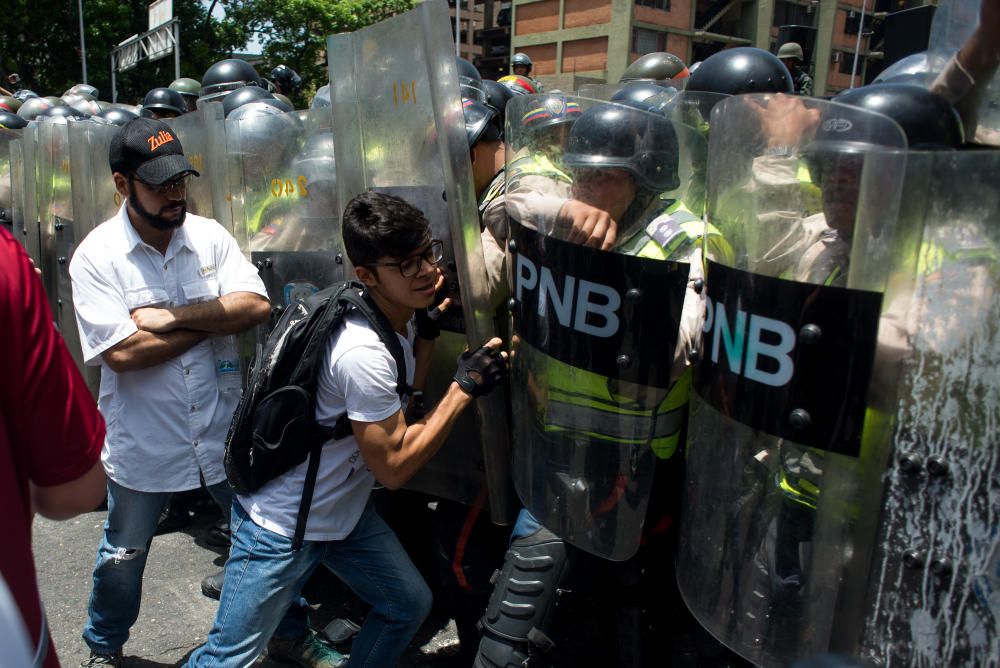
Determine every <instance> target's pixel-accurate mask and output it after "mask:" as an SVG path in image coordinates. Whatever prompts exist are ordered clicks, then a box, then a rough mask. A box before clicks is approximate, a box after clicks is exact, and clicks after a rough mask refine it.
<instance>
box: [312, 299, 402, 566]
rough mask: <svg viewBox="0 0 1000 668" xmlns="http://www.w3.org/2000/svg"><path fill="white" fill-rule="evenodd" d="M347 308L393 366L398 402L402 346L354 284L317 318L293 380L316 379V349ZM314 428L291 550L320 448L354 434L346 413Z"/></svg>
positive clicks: (381, 314) (316, 472) (385, 320)
mask: <svg viewBox="0 0 1000 668" xmlns="http://www.w3.org/2000/svg"><path fill="white" fill-rule="evenodd" d="M349 306H353V307H354V308H356V309H357V310H358V311H359V312H360V313H361V314H362V315H364V316H365V318H366V319H367V320H368V323H369V324H370V325H371V327H372V329H374V330H375V332H376V333H377V334H378V336H379V339H381V341H382V343H384V344H385V347H386V348H387V349H388V350H389V354H390V355H392V358H393V360H394V361H395V362H396V371H397V374H396V393H397V394H398V395H399V396H400V398H402V397H403V396H404V395H408V394H412V393H413V388H412V387H410V386H409V385H408V384H407V382H406V357H405V356H404V355H403V346H402V345H401V344H400V343H399V337H398V336H396V331H395V330H394V329H393V328H392V324H391V323H390V322H389V319H388V318H387V317H386V315H385V314H384V313H383V312H382V309H380V308H379V307H378V305H377V304H376V303H375V302H374V301H373V300H372V298H371V296H370V295H369V294H368V291H367V290H366V289H365V287H364V285H363V284H361V283H358V282H356V281H345V282H344V283H341V284H340V285H339V286H338V287H337V289H336V290H335V291H334V293H333V295H331V296H330V300H329V301H328V302H327V303H326V305H325V307H324V308H325V310H324V312H323V314H322V315H321V316H320V321H319V323H318V324H317V327H316V329H315V331H314V332H313V335H312V337H310V339H309V342H308V343H307V344H306V348H305V350H304V351H303V354H302V357H301V358H300V360H299V363H298V364H297V365H296V368H295V372H294V376H295V377H300V375H299V374H300V373H301V374H302V376H301V377H304V378H305V379H307V380H309V381H311V380H312V379H313V378H315V375H316V370H317V369H318V368H319V365H317V364H313V363H312V360H313V358H312V354H314V353H315V346H317V345H325V343H326V340H327V337H328V336H329V334H330V333H331V332H330V328H331V327H332V326H333V325H334V323H336V322H339V320H340V319H342V318H343V316H344V315H346V312H347V309H348V307H349ZM303 365H308V368H301V367H302V366H303ZM317 426H318V427H319V428H320V429H321V430H323V431H322V432H321V433H322V435H323V437H322V438H317V439H316V442H315V443H314V444H313V446H312V448H311V449H310V451H309V466H308V468H307V469H306V478H305V483H304V485H303V487H302V499H301V500H300V501H299V512H298V517H297V518H296V520H295V535H294V536H293V537H292V549H293V550H298V549H300V548H301V547H302V542H303V540H304V538H305V531H306V521H307V520H308V519H309V509H310V507H311V506H312V497H313V492H314V491H315V489H316V476H317V475H318V474H319V458H320V454H321V453H322V451H323V444H324V443H326V441H327V440H328V439H329V438H333V439H334V440H340V439H342V438H346V437H347V436H349V435H350V434H351V432H352V431H353V429H352V427H351V421H350V419H348V417H347V413H344V414H343V415H341V416H340V417H339V418H338V419H337V424H336V426H335V427H333V428H332V429H331V428H330V427H323V426H320V425H317Z"/></svg>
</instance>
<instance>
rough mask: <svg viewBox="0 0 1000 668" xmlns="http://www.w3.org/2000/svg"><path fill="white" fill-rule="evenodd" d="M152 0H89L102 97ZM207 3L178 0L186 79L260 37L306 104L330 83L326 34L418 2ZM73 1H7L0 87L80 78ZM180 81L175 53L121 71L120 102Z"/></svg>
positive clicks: (267, 62) (267, 67) (0, 28)
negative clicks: (215, 12) (214, 11)
mask: <svg viewBox="0 0 1000 668" xmlns="http://www.w3.org/2000/svg"><path fill="white" fill-rule="evenodd" d="M147 5H148V0H84V2H83V13H84V24H85V31H86V49H87V74H88V80H89V83H90V84H91V85H94V86H96V87H97V88H98V89H99V90H100V93H101V98H102V99H106V100H110V99H111V64H110V62H111V51H112V49H114V47H115V46H117V45H118V44H119V43H120V42H121V41H123V40H124V39H126V38H128V37H130V36H132V35H136V34H142V33H143V32H145V31H146V30H147V28H148V10H147ZM215 5H216V2H212V3H211V4H209V3H207V2H202V0H174V15H175V16H177V17H178V19H179V20H180V23H181V40H180V41H181V76H182V77H192V78H195V79H198V80H201V76H202V74H204V73H205V70H206V69H208V67H209V65H211V64H212V63H214V62H216V61H217V60H221V59H222V58H228V57H230V56H231V55H232V54H234V53H239V52H241V51H243V50H244V47H245V45H246V44H247V42H249V41H251V40H253V41H256V42H258V43H260V44H262V45H263V55H264V63H263V64H261V65H259V66H258V68H257V70H258V71H259V72H260V73H261V74H262V75H264V76H267V75H268V73H269V72H270V71H271V69H272V68H273V67H275V66H276V65H279V64H282V63H283V64H285V65H288V66H289V67H291V68H292V69H293V70H295V71H296V72H298V73H299V74H300V75H301V76H302V79H303V82H304V85H303V91H302V92H301V93H300V98H299V99H297V100H295V102H296V103H297V104H296V106H304V105H305V103H306V102H307V101H308V100H309V99H311V97H312V95H313V93H314V92H315V91H316V89H317V88H319V87H320V86H322V85H323V84H325V83H326V82H327V81H328V76H327V71H326V36H327V35H330V34H334V33H339V32H350V31H354V30H358V29H360V28H364V27H365V26H368V25H371V24H373V23H377V22H378V21H381V20H383V19H385V18H388V17H390V16H394V15H396V14H399V13H401V12H405V11H407V10H409V9H411V8H412V7H413V6H414V0H341V1H340V2H332V1H331V0H266V1H265V0H228V2H224V3H223V6H224V7H225V16H224V17H221V18H220V17H218V16H212V15H211V14H210V11H211V8H212V7H215ZM79 25H80V24H79V17H78V15H77V3H76V2H75V1H74V0H5V3H4V11H3V12H0V34H2V35H3V36H4V38H3V48H2V49H0V77H2V79H3V81H0V85H4V86H6V78H7V75H9V74H11V73H13V72H17V73H18V74H20V75H21V78H22V83H21V85H22V86H23V87H25V88H30V89H32V90H34V91H35V92H37V93H38V94H39V95H61V94H62V93H63V91H65V90H66V89H67V88H69V87H70V86H72V85H73V84H74V83H77V82H80V81H82V79H83V74H82V62H81V54H80V27H79ZM173 80H174V59H173V56H167V57H165V58H161V59H160V60H157V61H154V62H152V63H150V62H148V61H143V62H140V63H139V64H138V65H137V66H136V67H135V68H133V69H132V70H129V71H128V72H124V73H120V74H118V81H117V85H118V101H120V102H128V103H132V104H134V103H137V102H138V101H141V100H142V97H143V96H144V95H145V94H146V92H147V91H149V90H150V89H151V88H155V87H157V86H167V85H169V84H170V82H171V81H173Z"/></svg>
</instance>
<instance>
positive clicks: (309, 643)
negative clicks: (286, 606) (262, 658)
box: [267, 630, 347, 668]
mask: <svg viewBox="0 0 1000 668" xmlns="http://www.w3.org/2000/svg"><path fill="white" fill-rule="evenodd" d="M267 654H268V656H269V657H271V658H272V659H274V660H277V661H285V662H287V663H293V664H295V665H297V666H303V667H304V668H343V667H344V666H346V665H347V657H346V656H344V655H343V654H341V653H340V652H338V651H337V650H335V649H334V648H332V647H330V646H329V645H327V644H326V643H325V642H323V641H322V640H320V639H319V636H317V635H316V633H315V632H313V631H312V630H309V631H308V632H306V634H305V635H304V636H302V637H301V638H299V639H298V640H284V639H282V638H277V637H273V638H271V641H270V642H269V643H267Z"/></svg>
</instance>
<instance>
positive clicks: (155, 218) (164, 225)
mask: <svg viewBox="0 0 1000 668" xmlns="http://www.w3.org/2000/svg"><path fill="white" fill-rule="evenodd" d="M128 195H129V197H128V199H129V204H131V205H132V208H133V209H135V211H136V213H138V214H139V215H140V216H141V217H142V219H143V220H144V221H146V222H147V223H149V224H150V225H151V226H152V227H155V228H156V229H158V230H164V231H166V230H173V229H175V228H178V227H180V226H181V225H183V224H184V219H185V218H186V217H187V201H181V203H180V204H181V210H180V212H179V213H177V214H174V215H173V216H172V217H167V216H164V215H163V211H164V209H168V208H170V206H165V207H161V208H160V210H159V211H157V212H156V213H153V212H152V211H150V210H149V209H147V208H146V207H144V206H143V205H142V204H141V203H140V202H139V198H138V197H137V196H136V194H135V190H134V189H133V188H132V185H131V184H129V187H128Z"/></svg>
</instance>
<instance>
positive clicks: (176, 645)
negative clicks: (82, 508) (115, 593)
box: [34, 512, 458, 668]
mask: <svg viewBox="0 0 1000 668" xmlns="http://www.w3.org/2000/svg"><path fill="white" fill-rule="evenodd" d="M104 515H105V514H104V513H103V512H94V513H88V514H86V515H81V516H80V517H77V518H76V519H73V520H70V521H68V522H51V521H49V520H45V519H42V518H38V519H36V520H35V527H34V550H35V562H36V564H37V566H38V576H39V587H40V589H41V592H42V600H43V601H44V603H45V609H46V611H47V613H48V617H49V624H50V625H51V627H52V637H53V640H54V642H55V646H56V648H57V649H58V651H59V655H60V658H61V662H62V664H63V665H64V666H76V665H78V664H79V661H80V660H81V658H83V657H85V656H86V655H87V647H86V645H85V644H84V642H83V640H82V639H81V638H80V632H81V631H82V629H83V625H84V622H85V621H86V617H87V599H88V597H89V595H90V585H91V579H90V578H91V571H92V569H93V565H94V556H95V553H96V550H97V544H98V542H99V540H100V536H101V531H102V525H103V522H104ZM212 521H213V520H212V519H211V518H199V517H195V518H194V521H193V523H192V524H191V525H190V526H189V527H188V528H186V529H184V530H183V531H178V532H175V533H171V534H166V535H163V536H157V537H156V538H154V539H153V545H152V548H151V549H150V554H149V561H148V563H147V566H146V576H145V579H144V587H143V599H142V609H141V611H140V613H139V620H138V622H137V623H136V625H135V626H134V627H133V629H132V636H131V638H130V639H129V641H128V643H127V644H126V645H125V655H126V661H125V665H126V666H127V667H128V668H165V667H168V666H179V665H182V664H183V662H184V661H185V660H186V658H187V657H188V656H189V655H190V654H191V652H192V651H193V650H194V649H195V648H196V647H198V646H199V645H200V644H201V643H203V642H204V641H205V636H206V634H207V633H208V630H209V628H210V627H211V625H212V620H213V619H214V617H215V610H216V606H217V603H216V602H215V601H213V600H211V599H208V598H205V597H204V596H202V594H201V588H200V582H201V579H202V578H203V577H204V576H205V575H207V574H209V573H211V572H214V571H215V570H218V569H219V568H221V566H222V564H223V560H224V557H223V556H222V551H221V550H219V549H218V548H211V547H208V546H207V545H205V544H204V543H202V542H201V539H202V538H203V537H204V536H205V535H206V534H207V531H208V529H209V528H210V526H211V524H212ZM306 594H307V597H308V598H309V600H310V602H313V603H314V604H315V614H314V618H313V626H314V627H315V628H322V627H323V626H325V624H326V623H327V622H328V621H329V620H330V619H332V618H333V617H334V616H337V615H338V613H342V612H343V611H344V610H345V609H346V606H347V603H346V602H345V598H346V597H344V596H343V595H342V592H340V591H339V586H338V582H337V581H336V580H335V579H334V578H333V576H332V575H329V574H320V575H318V576H317V577H314V579H313V580H312V581H311V582H310V585H309V587H308V588H307V592H306ZM417 642H418V643H420V646H419V647H417V648H414V649H412V650H411V651H410V652H409V654H408V655H407V656H406V658H405V660H404V662H403V663H402V665H404V666H441V667H447V668H451V666H456V665H458V663H457V650H458V639H457V636H456V634H455V628H454V624H453V623H450V622H449V621H448V620H447V619H443V618H442V617H441V616H440V615H438V614H432V616H431V618H430V619H429V620H428V621H427V623H426V624H425V625H424V628H423V629H422V630H421V633H420V634H419V636H418V640H417ZM259 665H260V666H272V667H274V668H278V666H285V667H286V668H287V664H278V663H275V662H269V661H267V660H266V659H264V660H262V661H261V662H260V663H259Z"/></svg>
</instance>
